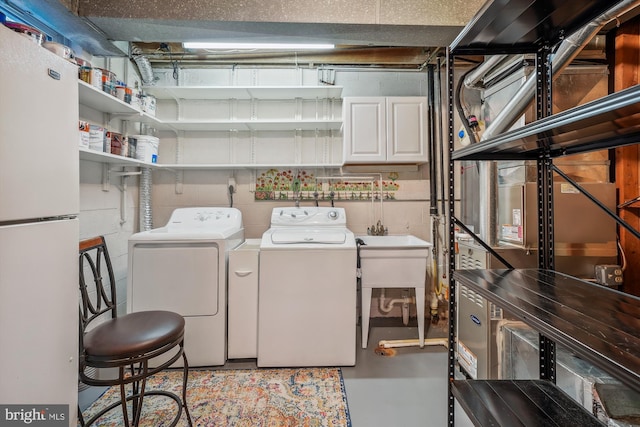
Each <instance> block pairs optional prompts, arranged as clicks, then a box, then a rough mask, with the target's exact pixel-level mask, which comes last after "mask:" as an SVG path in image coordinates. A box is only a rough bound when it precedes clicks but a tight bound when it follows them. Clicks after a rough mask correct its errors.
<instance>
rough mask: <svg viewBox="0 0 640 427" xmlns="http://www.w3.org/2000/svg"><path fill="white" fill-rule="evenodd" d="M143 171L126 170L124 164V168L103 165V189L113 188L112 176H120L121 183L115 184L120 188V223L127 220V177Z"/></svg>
mask: <svg viewBox="0 0 640 427" xmlns="http://www.w3.org/2000/svg"><path fill="white" fill-rule="evenodd" d="M141 174H142V172H140V171H138V172H131V171H126V170H125V168H124V166H123V167H122V170H116V169H109V165H108V164H103V165H102V191H109V190H110V188H111V177H112V176H114V177H120V181H121V182H120V184H119V185H118V184H114V185H115V186H116V188H118V190H120V225H122V224H124V223H126V222H127V178H129V177H130V176H136V175H141Z"/></svg>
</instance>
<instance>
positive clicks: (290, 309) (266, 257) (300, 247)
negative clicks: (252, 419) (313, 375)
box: [257, 207, 357, 367]
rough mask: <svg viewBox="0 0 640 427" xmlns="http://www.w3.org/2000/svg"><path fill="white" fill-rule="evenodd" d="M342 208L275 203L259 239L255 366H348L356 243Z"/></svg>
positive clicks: (351, 361)
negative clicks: (280, 204) (276, 206)
mask: <svg viewBox="0 0 640 427" xmlns="http://www.w3.org/2000/svg"><path fill="white" fill-rule="evenodd" d="M346 225H347V219H346V214H345V211H344V209H343V208H335V207H305V208H302V207H300V208H296V207H283V208H274V209H273V211H272V214H271V227H270V228H269V230H267V231H266V232H265V233H264V234H263V236H262V240H261V242H260V272H259V278H260V280H259V294H258V352H257V354H258V357H257V364H258V366H260V367H284V366H353V365H355V362H356V320H357V319H356V317H357V314H356V242H355V237H354V235H353V233H352V232H351V231H350V230H349V229H347V226H346Z"/></svg>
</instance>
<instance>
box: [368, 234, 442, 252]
mask: <svg viewBox="0 0 640 427" xmlns="http://www.w3.org/2000/svg"><path fill="white" fill-rule="evenodd" d="M356 238H358V239H362V240H363V241H364V243H365V245H366V248H365V247H364V246H361V249H363V248H365V249H421V248H422V249H429V248H431V243H429V242H426V241H424V240H422V239H419V238H417V237H416V236H412V235H411V234H405V235H399V236H369V235H367V236H356Z"/></svg>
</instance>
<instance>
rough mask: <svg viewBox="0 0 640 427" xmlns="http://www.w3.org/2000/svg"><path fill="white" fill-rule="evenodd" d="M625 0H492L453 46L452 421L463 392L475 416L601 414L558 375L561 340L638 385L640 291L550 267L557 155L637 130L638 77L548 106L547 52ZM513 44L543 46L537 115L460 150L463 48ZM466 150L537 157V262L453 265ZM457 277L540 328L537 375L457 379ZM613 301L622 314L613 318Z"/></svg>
mask: <svg viewBox="0 0 640 427" xmlns="http://www.w3.org/2000/svg"><path fill="white" fill-rule="evenodd" d="M617 3H619V2H617V1H614V2H611V1H609V0H586V1H582V2H579V4H578V3H576V2H556V1H552V0H501V1H498V0H489V1H488V2H487V3H486V4H485V5H484V6H483V7H482V9H481V10H480V11H479V12H478V14H477V15H476V16H475V17H474V18H473V19H472V20H471V22H470V23H469V25H467V27H465V29H464V30H463V31H462V32H461V33H460V35H459V36H458V37H457V38H456V40H455V41H454V42H453V43H452V44H451V46H450V47H449V49H448V52H447V54H448V57H447V66H448V71H449V72H448V98H449V100H448V101H449V173H448V179H449V211H450V212H451V213H452V218H450V221H449V240H450V247H449V254H450V258H449V265H450V271H452V272H453V274H452V280H451V283H450V289H449V295H450V297H449V298H450V300H449V366H448V369H449V380H450V381H449V390H448V399H449V400H448V403H449V425H450V426H453V425H454V421H455V420H454V405H455V400H456V399H457V400H458V401H459V403H460V404H461V406H462V407H463V409H464V410H465V411H466V412H467V414H468V415H469V416H470V418H471V419H472V421H473V422H474V424H475V425H478V426H484V425H492V426H494V425H501V426H513V425H569V424H571V425H585V426H587V425H602V424H601V423H600V422H599V421H598V420H597V419H596V418H595V417H593V416H592V415H591V414H589V413H588V412H587V411H586V410H585V409H584V408H582V407H581V406H580V405H579V404H578V403H577V402H575V401H573V400H571V399H567V398H566V397H567V396H566V395H565V394H564V392H562V391H561V390H560V389H559V388H557V387H556V386H555V377H556V372H555V342H556V341H557V342H559V343H561V344H563V345H565V346H566V347H567V348H568V349H569V350H571V351H573V352H575V353H576V354H577V355H579V356H580V357H582V358H585V359H586V360H589V361H591V362H592V363H594V364H595V365H597V366H599V367H601V368H602V369H603V370H605V371H607V372H609V373H610V374H611V375H613V376H615V377H616V378H618V379H619V380H621V381H622V382H624V383H625V384H627V385H628V386H629V387H631V388H632V389H634V390H638V391H640V374H639V372H640V340H639V339H638V337H637V332H636V331H634V330H631V329H632V327H633V325H637V324H638V322H640V309H638V307H639V306H640V304H639V303H640V299H639V298H636V297H633V296H629V295H625V294H622V293H620V292H617V291H613V290H610V289H607V288H605V287H602V286H598V285H594V284H591V283H588V282H585V281H582V280H579V279H575V278H572V277H570V276H567V275H564V274H562V273H559V272H555V271H554V241H553V235H554V232H553V173H554V172H557V171H558V170H557V168H555V167H554V165H553V158H555V157H558V156H563V155H566V154H573V153H582V152H586V151H593V150H600V149H609V148H614V147H618V146H621V145H625V144H632V143H638V142H640V101H639V99H640V98H639V97H638V95H639V94H640V86H636V87H632V88H629V89H627V90H624V91H620V92H617V93H614V94H612V95H609V96H606V97H604V98H602V99H599V100H597V101H594V102H591V103H588V104H585V105H583V106H580V107H577V108H573V109H571V110H568V111H565V112H563V113H559V114H556V115H552V114H551V110H552V105H551V95H552V78H551V66H550V64H551V60H550V58H551V54H552V53H553V51H554V49H555V48H556V47H557V45H558V44H559V43H560V42H561V41H562V40H563V39H564V38H565V37H568V36H570V35H571V34H572V33H573V32H575V31H576V30H578V29H580V28H582V27H584V26H585V25H586V24H588V23H589V22H591V21H592V20H594V19H595V18H597V17H599V16H601V15H602V14H603V13H605V12H606V11H607V10H609V9H610V8H611V7H613V6H615V5H616V4H617ZM512 53H513V54H534V55H535V58H536V75H535V78H536V82H537V84H536V86H537V87H536V99H535V105H536V118H537V121H535V122H533V123H531V124H529V125H527V126H524V127H522V128H520V129H517V130H514V131H509V132H505V133H503V134H502V135H498V136H496V137H493V138H490V139H488V140H486V141H482V142H479V143H477V144H472V145H470V146H468V147H465V148H464V149H461V150H457V151H454V139H453V138H454V135H455V133H456V132H455V131H454V121H453V117H454V116H453V114H454V111H453V105H454V99H455V98H454V97H455V93H454V88H455V85H454V78H453V69H454V63H455V58H456V57H457V56H465V55H467V56H468V55H495V54H512ZM461 160H478V161H481V160H535V161H536V164H537V188H538V210H539V213H540V215H539V220H538V230H539V235H538V247H539V248H544V250H540V251H539V258H538V267H539V269H534V270H517V269H515V270H466V271H463V270H460V271H455V224H456V223H457V222H459V221H458V220H457V219H456V218H455V215H453V213H454V212H455V205H454V203H455V191H454V188H455V174H454V170H455V162H456V161H461ZM572 184H573V185H577V184H575V183H573V182H572ZM578 190H580V191H581V192H584V191H583V190H582V189H580V188H578ZM613 215H615V214H613ZM616 220H617V221H618V223H619V224H620V225H622V226H625V227H628V226H627V225H626V224H624V223H622V222H621V220H619V218H618V219H616ZM635 233H637V231H636V232H635ZM636 235H640V234H636ZM457 283H459V284H461V285H465V286H467V287H469V288H470V289H472V290H473V291H475V292H477V293H479V294H481V295H482V296H483V297H485V298H486V299H487V300H488V301H490V302H493V303H495V304H497V305H498V306H501V307H502V308H503V309H505V310H506V311H508V312H509V313H511V314H512V315H514V316H516V317H517V318H519V319H521V320H523V321H525V322H526V323H528V324H529V325H530V326H532V327H533V328H534V329H537V330H538V331H539V332H540V333H541V335H540V343H539V344H540V352H539V359H540V380H533V381H529V380H518V381H508V380H488V381H483V380H473V381H471V380H456V379H455V373H456V367H455V363H456V362H455V361H456V354H455V351H456V350H455V349H456V346H455V342H456V307H457V305H456V304H457V302H456V296H455V295H456V286H457ZM596 302H597V303H596ZM613 313H615V315H616V316H615V317H616V321H614V322H611V323H609V324H606V322H607V321H608V320H611V318H612V317H614V316H612V314H613ZM604 319H606V320H604ZM566 414H570V418H569V419H570V420H571V421H570V422H569V423H563V421H562V420H563V419H565V420H566V419H567V418H566ZM563 417H564V418H563ZM543 420H546V421H543ZM554 423H555V424H554Z"/></svg>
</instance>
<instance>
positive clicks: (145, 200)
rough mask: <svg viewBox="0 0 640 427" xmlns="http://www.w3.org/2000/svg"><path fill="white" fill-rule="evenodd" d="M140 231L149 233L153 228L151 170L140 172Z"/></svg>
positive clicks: (144, 169) (146, 169)
mask: <svg viewBox="0 0 640 427" xmlns="http://www.w3.org/2000/svg"><path fill="white" fill-rule="evenodd" d="M140 172H141V173H140V189H139V205H140V231H149V230H151V229H152V228H153V211H152V209H151V169H150V168H141V170H140Z"/></svg>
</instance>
